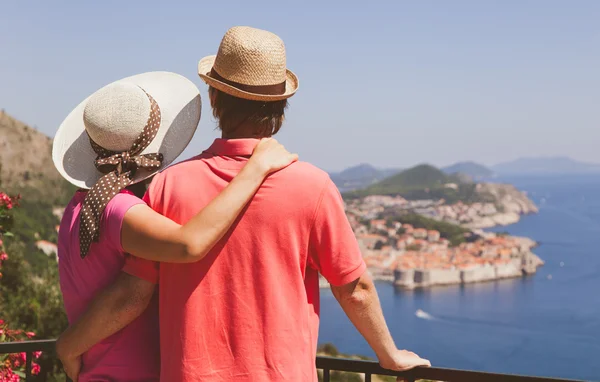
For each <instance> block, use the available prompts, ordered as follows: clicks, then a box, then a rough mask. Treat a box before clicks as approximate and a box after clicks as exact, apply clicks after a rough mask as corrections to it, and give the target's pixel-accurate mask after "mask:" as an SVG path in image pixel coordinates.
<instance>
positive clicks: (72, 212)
mask: <svg viewBox="0 0 600 382" xmlns="http://www.w3.org/2000/svg"><path fill="white" fill-rule="evenodd" d="M85 195H86V193H85V192H82V191H80V192H77V193H76V194H75V196H74V197H73V199H71V202H70V203H69V205H68V206H67V208H66V209H65V213H64V216H63V219H62V221H61V224H60V231H59V235H58V236H59V237H58V258H59V262H58V267H59V273H60V286H61V290H62V293H63V299H64V304H65V309H66V312H67V317H68V319H69V323H73V322H74V321H76V320H77V319H78V318H79V317H80V315H81V314H82V313H83V312H85V310H86V309H87V306H88V304H89V303H90V302H91V301H92V299H93V297H94V296H95V295H96V294H97V293H98V292H100V291H101V290H102V289H103V288H105V287H106V286H108V285H110V284H111V283H112V282H113V281H114V279H115V278H116V277H117V276H118V275H119V272H120V271H121V268H122V267H123V264H124V261H125V253H124V251H123V248H122V247H121V226H122V222H123V217H124V216H125V213H126V212H127V210H128V209H129V208H131V207H132V206H134V205H136V204H140V203H144V202H143V201H142V200H141V199H139V198H137V197H136V196H134V195H133V194H131V193H130V192H128V191H124V192H122V193H120V194H118V195H117V196H115V197H114V198H113V199H112V200H111V201H110V202H109V204H108V205H107V207H106V209H105V210H104V213H103V215H102V219H101V221H100V225H101V229H100V232H101V233H100V241H99V242H98V243H95V244H93V245H92V246H91V248H90V251H89V253H88V255H87V256H86V258H85V259H82V258H81V256H80V252H79V216H80V213H81V206H82V203H83V201H84V199H85ZM159 375H160V349H159V335H158V299H157V298H156V296H155V298H153V300H152V301H151V303H150V305H149V306H148V308H147V309H146V311H145V312H144V313H143V314H142V315H141V316H140V317H138V318H137V319H136V320H134V321H133V322H132V323H131V324H130V325H128V326H127V327H125V328H124V329H123V330H121V331H119V332H117V333H116V334H114V335H113V336H111V337H109V338H107V339H106V340H104V341H102V342H100V343H99V344H97V345H96V346H94V347H93V348H91V349H90V350H89V351H88V352H87V353H85V354H84V355H83V368H82V372H81V374H80V377H79V380H80V381H82V382H84V381H89V380H93V381H102V380H107V381H112V380H119V381H158V379H159Z"/></svg>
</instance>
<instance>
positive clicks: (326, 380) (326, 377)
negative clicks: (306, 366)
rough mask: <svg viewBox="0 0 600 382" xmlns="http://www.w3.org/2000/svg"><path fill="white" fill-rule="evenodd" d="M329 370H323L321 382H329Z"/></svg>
mask: <svg viewBox="0 0 600 382" xmlns="http://www.w3.org/2000/svg"><path fill="white" fill-rule="evenodd" d="M329 379H330V378H329V369H323V382H329Z"/></svg>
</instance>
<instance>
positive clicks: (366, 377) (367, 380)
mask: <svg viewBox="0 0 600 382" xmlns="http://www.w3.org/2000/svg"><path fill="white" fill-rule="evenodd" d="M365 382H371V374H370V373H366V374H365Z"/></svg>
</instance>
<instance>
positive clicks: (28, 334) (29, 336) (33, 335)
mask: <svg viewBox="0 0 600 382" xmlns="http://www.w3.org/2000/svg"><path fill="white" fill-rule="evenodd" d="M25 335H26V336H27V338H31V337H35V333H34V332H27V333H25Z"/></svg>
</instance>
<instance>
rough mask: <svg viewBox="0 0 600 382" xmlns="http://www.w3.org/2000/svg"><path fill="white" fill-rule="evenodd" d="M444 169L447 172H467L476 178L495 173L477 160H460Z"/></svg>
mask: <svg viewBox="0 0 600 382" xmlns="http://www.w3.org/2000/svg"><path fill="white" fill-rule="evenodd" d="M442 171H443V172H445V173H446V174H456V173H460V174H465V175H467V176H469V177H471V178H472V179H475V180H480V179H486V178H492V177H493V176H494V175H495V174H494V172H493V171H492V170H490V169H489V168H487V167H485V166H484V165H481V164H479V163H475V162H458V163H455V164H453V165H451V166H448V167H444V168H443V169H442Z"/></svg>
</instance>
